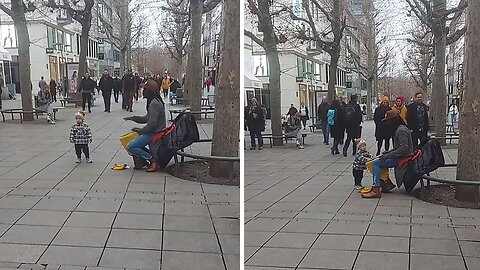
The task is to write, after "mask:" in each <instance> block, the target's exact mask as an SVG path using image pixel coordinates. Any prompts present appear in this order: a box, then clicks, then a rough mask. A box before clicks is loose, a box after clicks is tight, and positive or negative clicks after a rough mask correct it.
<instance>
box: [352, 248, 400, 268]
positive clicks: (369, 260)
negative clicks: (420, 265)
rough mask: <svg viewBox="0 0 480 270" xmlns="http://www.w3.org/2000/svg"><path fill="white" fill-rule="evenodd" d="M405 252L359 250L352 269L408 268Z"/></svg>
mask: <svg viewBox="0 0 480 270" xmlns="http://www.w3.org/2000/svg"><path fill="white" fill-rule="evenodd" d="M380 258H381V259H380ZM408 260H409V259H408V254H407V253H387V252H368V251H360V253H359V254H358V258H357V260H356V262H355V266H354V267H353V269H354V270H408V269H409V268H408Z"/></svg>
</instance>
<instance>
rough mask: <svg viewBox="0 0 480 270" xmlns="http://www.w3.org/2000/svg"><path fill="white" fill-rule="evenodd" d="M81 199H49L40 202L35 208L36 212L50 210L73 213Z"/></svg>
mask: <svg viewBox="0 0 480 270" xmlns="http://www.w3.org/2000/svg"><path fill="white" fill-rule="evenodd" d="M80 201H81V199H75V198H53V197H47V198H43V199H42V200H40V202H39V203H38V204H37V205H35V207H33V209H35V210H50V211H73V210H74V209H75V208H76V207H77V205H78V204H79V203H80Z"/></svg>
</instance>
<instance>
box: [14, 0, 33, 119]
mask: <svg viewBox="0 0 480 270" xmlns="http://www.w3.org/2000/svg"><path fill="white" fill-rule="evenodd" d="M12 19H13V22H14V24H15V28H16V30H17V35H18V62H19V66H20V89H21V96H22V109H23V110H26V111H32V110H33V102H32V86H31V81H32V80H31V75H30V38H29V36H28V28H27V20H26V19H25V10H24V7H23V2H22V0H12ZM23 120H25V121H33V120H34V117H33V114H25V115H24V118H23Z"/></svg>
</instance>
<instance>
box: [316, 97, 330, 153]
mask: <svg viewBox="0 0 480 270" xmlns="http://www.w3.org/2000/svg"><path fill="white" fill-rule="evenodd" d="M329 109H330V104H329V103H328V99H327V97H324V98H323V100H322V103H320V105H318V111H317V114H318V115H317V117H318V120H319V121H320V124H321V126H322V132H323V143H324V144H326V145H328V144H329V143H328V141H329V140H330V130H329V127H330V126H329V125H328V120H327V112H328V110H329Z"/></svg>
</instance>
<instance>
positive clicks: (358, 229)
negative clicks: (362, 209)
mask: <svg viewBox="0 0 480 270" xmlns="http://www.w3.org/2000/svg"><path fill="white" fill-rule="evenodd" d="M367 228H368V223H364V222H359V221H338V222H330V223H329V224H328V226H327V228H325V230H324V233H328V234H354V235H365V233H366V232H367Z"/></svg>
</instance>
